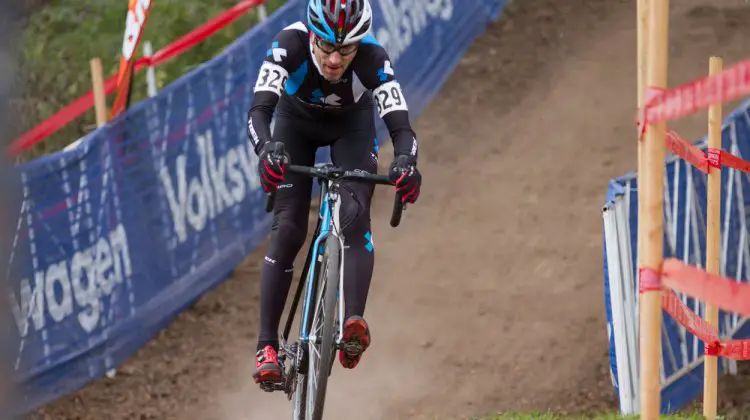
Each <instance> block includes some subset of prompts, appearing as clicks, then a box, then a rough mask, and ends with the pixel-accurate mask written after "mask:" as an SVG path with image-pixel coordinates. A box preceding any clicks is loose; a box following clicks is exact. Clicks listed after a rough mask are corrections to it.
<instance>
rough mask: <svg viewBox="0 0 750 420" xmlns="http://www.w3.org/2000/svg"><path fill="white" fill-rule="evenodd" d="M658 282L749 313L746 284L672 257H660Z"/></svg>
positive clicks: (726, 308) (747, 287) (748, 286)
mask: <svg viewBox="0 0 750 420" xmlns="http://www.w3.org/2000/svg"><path fill="white" fill-rule="evenodd" d="M662 282H663V284H664V285H665V286H667V287H671V288H673V289H675V290H679V291H680V292H682V293H685V294H687V295H688V296H692V297H693V298H695V299H698V300H701V301H704V302H710V303H711V304H712V305H715V306H717V307H719V308H722V309H725V310H728V311H731V312H735V313H738V314H741V315H743V316H750V285H747V284H742V283H738V282H736V281H734V280H731V279H727V278H723V277H720V276H717V275H714V274H709V273H707V272H706V271H703V270H701V269H698V268H696V267H692V266H689V265H687V264H685V263H683V262H682V261H680V260H677V259H674V258H670V259H666V260H664V264H663V266H662Z"/></svg>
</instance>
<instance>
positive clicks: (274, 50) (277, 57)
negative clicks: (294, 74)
mask: <svg viewBox="0 0 750 420" xmlns="http://www.w3.org/2000/svg"><path fill="white" fill-rule="evenodd" d="M266 56H268V57H270V56H273V61H275V62H277V63H280V62H281V60H283V59H284V57H286V49H285V48H280V47H279V41H274V43H273V44H271V49H269V50H268V53H266Z"/></svg>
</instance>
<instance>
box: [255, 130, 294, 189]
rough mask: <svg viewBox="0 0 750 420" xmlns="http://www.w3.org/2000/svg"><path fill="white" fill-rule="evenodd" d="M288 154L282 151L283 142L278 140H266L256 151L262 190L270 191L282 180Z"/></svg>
mask: <svg viewBox="0 0 750 420" xmlns="http://www.w3.org/2000/svg"><path fill="white" fill-rule="evenodd" d="M288 161H289V155H288V154H287V153H286V152H285V151H284V144H283V143H281V142H278V141H272V142H268V143H266V144H265V145H263V147H262V148H261V149H260V153H258V172H259V173H260V183H261V185H262V186H263V191H265V192H267V193H268V192H271V191H272V190H276V188H278V187H279V184H280V183H281V181H283V180H284V169H285V168H286V163H287V162H288Z"/></svg>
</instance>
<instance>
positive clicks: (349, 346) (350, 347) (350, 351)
mask: <svg viewBox="0 0 750 420" xmlns="http://www.w3.org/2000/svg"><path fill="white" fill-rule="evenodd" d="M341 351H343V352H344V353H345V354H346V355H347V356H357V355H358V354H361V353H362V352H363V351H364V346H363V345H362V344H360V343H359V342H358V341H350V342H347V343H342V345H341Z"/></svg>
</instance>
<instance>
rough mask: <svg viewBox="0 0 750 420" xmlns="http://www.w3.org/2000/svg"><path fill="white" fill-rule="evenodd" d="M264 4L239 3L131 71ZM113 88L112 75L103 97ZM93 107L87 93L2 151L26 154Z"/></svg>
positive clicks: (258, 1) (160, 60) (91, 94)
mask: <svg viewBox="0 0 750 420" xmlns="http://www.w3.org/2000/svg"><path fill="white" fill-rule="evenodd" d="M263 3H264V0H243V1H241V2H240V3H238V4H237V5H235V6H234V7H232V8H231V9H228V10H226V11H224V12H222V13H221V14H220V15H218V16H216V17H215V18H213V19H211V20H210V21H208V22H206V23H205V24H203V25H202V26H199V27H197V28H195V29H193V30H192V31H190V32H189V33H188V34H186V35H183V36H182V37H180V38H178V39H177V40H175V41H174V42H172V43H171V44H169V45H168V46H166V47H165V48H163V49H161V50H159V51H157V52H156V54H154V55H153V56H152V57H150V58H149V57H142V58H140V59H139V60H138V61H136V63H135V68H134V71H136V72H137V71H140V70H142V69H143V68H144V67H146V66H148V65H153V66H155V65H158V64H161V63H163V62H165V61H168V60H170V59H172V58H174V57H176V56H178V55H180V54H182V53H183V52H185V51H187V50H189V49H191V48H192V47H194V46H195V45H197V44H199V43H201V42H203V41H205V40H206V39H207V38H208V37H210V36H211V35H213V34H214V33H215V32H216V31H218V30H220V29H222V28H223V27H225V26H226V25H228V24H230V23H231V22H233V21H234V20H236V19H237V18H239V17H240V16H241V15H242V14H243V13H245V12H246V11H248V10H250V9H251V8H253V7H255V6H259V5H261V4H263ZM116 87H117V74H114V75H113V76H111V77H110V78H108V79H107V80H106V81H105V82H104V91H105V93H106V94H107V95H110V94H112V93H113V92H114V91H115V88H116ZM93 106H94V92H93V90H90V91H88V92H86V93H85V94H84V95H83V96H81V97H80V98H78V99H76V100H75V101H73V102H71V103H70V104H68V105H67V106H65V107H64V108H62V109H61V110H59V111H57V113H55V114H54V115H53V116H52V117H50V118H48V119H47V120H45V121H43V122H42V123H41V124H39V125H37V126H36V127H34V128H32V129H31V130H29V131H27V132H25V133H24V134H23V135H21V137H19V138H18V139H16V140H15V141H14V142H13V143H11V144H10V145H9V146H8V149H7V150H6V151H7V153H8V154H10V155H11V156H17V155H18V154H20V153H21V152H22V151H24V150H27V149H29V148H31V147H32V146H34V145H35V144H37V143H39V142H41V141H43V140H44V139H45V138H47V137H49V136H50V135H52V134H53V133H55V132H56V131H58V130H59V129H61V128H62V127H64V126H65V125H66V124H68V123H69V122H71V121H73V120H74V119H76V118H78V117H80V116H81V115H83V114H84V113H85V112H86V111H88V110H89V109H91V108H92V107H93Z"/></svg>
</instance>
